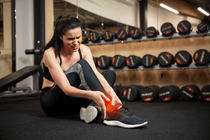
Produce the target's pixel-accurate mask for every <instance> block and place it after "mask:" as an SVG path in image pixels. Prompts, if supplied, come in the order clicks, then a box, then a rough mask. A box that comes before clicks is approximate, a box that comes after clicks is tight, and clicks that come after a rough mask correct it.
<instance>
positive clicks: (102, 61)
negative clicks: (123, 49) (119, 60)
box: [97, 55, 111, 69]
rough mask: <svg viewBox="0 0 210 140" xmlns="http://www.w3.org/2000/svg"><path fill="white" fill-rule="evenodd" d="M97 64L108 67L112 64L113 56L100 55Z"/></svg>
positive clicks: (103, 67) (104, 67)
mask: <svg viewBox="0 0 210 140" xmlns="http://www.w3.org/2000/svg"><path fill="white" fill-rule="evenodd" d="M97 66H98V67H99V68H101V69H108V68H109V67H110V66H111V57H108V56H105V55H102V56H100V57H99V58H98V60H97Z"/></svg>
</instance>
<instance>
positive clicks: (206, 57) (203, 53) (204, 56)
mask: <svg viewBox="0 0 210 140" xmlns="http://www.w3.org/2000/svg"><path fill="white" fill-rule="evenodd" d="M193 59H194V61H195V63H196V65H199V66H205V65H209V62H210V53H209V51H207V50H205V49H199V50H197V51H196V52H195V53H194V55H193Z"/></svg>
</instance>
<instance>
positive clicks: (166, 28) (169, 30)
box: [160, 22, 176, 36]
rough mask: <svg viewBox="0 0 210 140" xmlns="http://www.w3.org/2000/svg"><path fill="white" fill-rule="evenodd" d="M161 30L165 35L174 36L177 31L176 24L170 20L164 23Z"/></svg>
mask: <svg viewBox="0 0 210 140" xmlns="http://www.w3.org/2000/svg"><path fill="white" fill-rule="evenodd" d="M160 30H161V32H162V35H163V36H172V35H173V34H174V33H175V32H176V29H175V28H174V26H173V25H172V24H171V23H169V22H166V23H164V24H163V25H162V26H161V28H160Z"/></svg>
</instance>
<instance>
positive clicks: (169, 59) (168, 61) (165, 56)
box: [158, 52, 175, 67]
mask: <svg viewBox="0 0 210 140" xmlns="http://www.w3.org/2000/svg"><path fill="white" fill-rule="evenodd" d="M158 63H159V65H160V66H161V67H170V66H171V65H172V64H174V63H175V58H174V56H173V55H172V54H171V53H169V52H162V53H160V54H159V55H158Z"/></svg>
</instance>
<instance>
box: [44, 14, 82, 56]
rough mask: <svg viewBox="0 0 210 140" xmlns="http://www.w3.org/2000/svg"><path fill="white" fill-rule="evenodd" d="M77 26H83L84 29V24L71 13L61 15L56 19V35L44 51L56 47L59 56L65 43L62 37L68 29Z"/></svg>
mask: <svg viewBox="0 0 210 140" xmlns="http://www.w3.org/2000/svg"><path fill="white" fill-rule="evenodd" d="M77 27H81V29H82V24H81V23H80V21H79V20H78V19H77V18H75V17H70V15H67V16H59V17H58V18H57V19H56V21H55V28H54V35H53V37H52V39H51V40H50V41H49V42H48V43H47V45H46V46H45V48H44V51H45V50H47V49H48V48H50V47H54V48H55V55H56V56H58V54H59V52H60V50H61V47H62V44H63V41H62V40H61V39H60V37H62V36H63V35H65V33H66V32H67V31H68V30H71V29H75V28H77Z"/></svg>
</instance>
